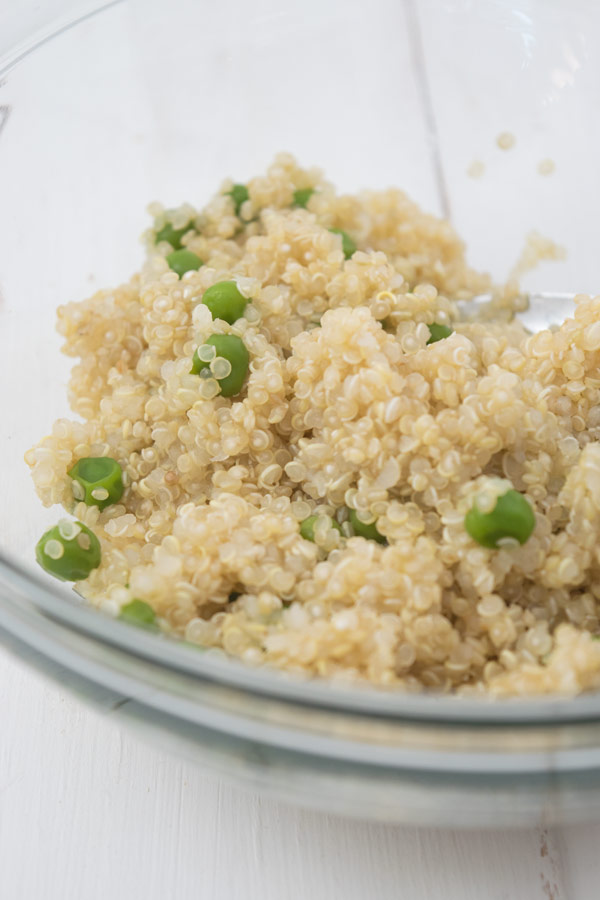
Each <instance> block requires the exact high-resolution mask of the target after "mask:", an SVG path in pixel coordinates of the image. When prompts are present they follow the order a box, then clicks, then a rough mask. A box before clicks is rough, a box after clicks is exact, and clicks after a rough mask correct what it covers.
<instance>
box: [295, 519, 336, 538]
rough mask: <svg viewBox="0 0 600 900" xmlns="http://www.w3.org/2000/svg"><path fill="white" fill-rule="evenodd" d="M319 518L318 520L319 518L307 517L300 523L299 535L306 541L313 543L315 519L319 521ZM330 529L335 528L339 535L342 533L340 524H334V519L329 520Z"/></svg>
mask: <svg viewBox="0 0 600 900" xmlns="http://www.w3.org/2000/svg"><path fill="white" fill-rule="evenodd" d="M319 518H320V516H309V517H308V518H307V519H304V521H303V522H302V523H301V525H300V534H301V535H302V537H303V538H304V539H305V540H306V541H314V539H315V525H316V522H317V519H319ZM331 527H332V528H335V529H336V530H337V531H339V533H340V534H341V533H342V529H341V527H340V524H339V522H336V520H335V519H332V520H331Z"/></svg>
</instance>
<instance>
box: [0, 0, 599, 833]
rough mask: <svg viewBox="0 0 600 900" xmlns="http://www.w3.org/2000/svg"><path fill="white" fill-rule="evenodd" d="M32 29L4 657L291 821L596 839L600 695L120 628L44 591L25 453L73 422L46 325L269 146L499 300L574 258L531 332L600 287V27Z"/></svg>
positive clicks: (3, 362) (419, 16)
mask: <svg viewBox="0 0 600 900" xmlns="http://www.w3.org/2000/svg"><path fill="white" fill-rule="evenodd" d="M44 16H45V18H43V17H42V13H40V10H39V8H38V7H37V5H36V4H24V5H23V6H19V10H18V15H17V12H15V11H14V10H5V11H4V12H1V13H0V26H2V27H0V34H1V35H2V38H1V43H0V54H1V58H0V196H1V197H2V215H1V217H0V229H1V230H2V231H1V237H2V241H1V246H2V248H3V250H4V252H3V254H2V259H1V260H0V291H1V300H0V342H1V347H0V349H1V352H0V367H1V374H2V385H3V410H4V417H5V418H4V427H3V429H2V433H1V434H0V451H1V454H2V456H1V459H2V467H1V473H2V499H3V503H2V512H1V516H2V518H1V528H0V537H1V557H0V638H1V640H2V642H3V644H4V645H5V646H6V647H8V648H9V649H10V650H12V651H13V652H16V653H18V654H19V655H20V656H22V657H24V658H26V659H27V660H28V661H29V662H30V663H31V664H32V665H34V666H37V667H38V668H39V669H41V670H42V671H44V672H46V673H47V674H49V675H50V676H52V677H55V678H58V679H60V680H61V682H62V683H63V684H67V685H68V686H70V687H71V688H72V689H74V690H75V691H77V692H78V693H79V694H80V695H82V696H84V697H85V698H86V699H87V700H88V701H89V702H92V703H96V704H97V705H99V706H100V708H102V709H104V710H106V711H110V714H111V715H113V716H116V717H119V718H120V719H121V720H122V721H123V722H127V723H128V724H129V725H133V726H135V727H136V728H138V729H139V730H141V731H142V732H143V733H144V734H147V735H148V736H150V737H151V738H152V739H153V740H160V741H162V742H163V743H164V744H165V745H167V746H169V747H172V748H173V749H174V750H176V751H177V752H180V753H185V754H187V755H188V756H190V757H192V758H194V759H198V760H199V761H201V762H202V764H203V765H207V766H210V767H212V768H213V769H214V770H215V771H217V772H220V773H222V774H224V775H227V776H228V777H233V778H237V779H239V780H242V781H244V782H245V783H247V784H251V785H253V786H254V787H259V788H261V789H265V790H272V791H275V792H276V793H277V794H279V795H281V796H285V797H287V798H290V799H292V800H294V801H297V802H300V803H304V804H307V805H313V806H319V807H322V808H324V809H327V810H331V811H339V812H346V813H351V814H353V815H359V816H368V817H372V818H380V819H383V820H388V821H398V822H406V823H413V824H416V823H428V824H440V825H453V826H458V825H473V824H479V825H488V824H489V825H493V826H497V825H503V824H512V823H521V824H526V823H531V822H538V821H543V822H545V823H551V822H558V821H571V820H577V819H582V818H590V817H593V816H595V815H596V812H597V810H598V809H599V808H600V806H599V803H600V695H598V694H596V693H590V694H587V695H584V696H581V697H577V698H574V699H565V698H553V697H547V698H538V699H530V700H519V701H517V700H515V701H503V702H498V701H496V702H489V701H486V700H475V699H466V698H462V697H441V696H433V695H428V696H413V695H404V694H401V693H398V692H389V691H384V690H377V689H374V688H367V687H365V688H362V689H357V688H352V689H351V688H349V687H342V686H339V685H336V686H333V685H331V684H327V683H322V682H319V681H310V682H305V681H301V680H298V679H296V678H293V677H291V676H286V675H284V674H280V673H273V672H268V671H266V670H259V669H252V668H247V667H244V666H242V665H241V664H240V663H238V662H236V661H233V660H229V659H226V658H224V657H220V656H213V655H212V654H210V653H207V654H199V653H197V652H195V651H194V650H193V649H191V648H189V647H186V646H185V645H182V644H178V643H176V642H174V641H171V640H169V639H167V638H164V637H156V636H154V635H150V634H146V633H143V632H140V631H138V630H136V629H133V628H131V627H128V626H126V625H124V624H123V623H120V622H116V621H114V620H112V619H110V618H108V617H105V616H103V615H101V614H100V613H98V612H95V611H93V610H91V609H89V608H87V607H86V606H84V605H82V604H81V603H80V602H79V601H78V600H77V598H76V597H75V595H74V594H73V592H72V591H70V590H69V589H67V588H65V587H63V586H61V585H60V584H58V583H57V582H54V581H52V580H51V579H49V578H47V577H46V576H45V575H44V573H42V572H41V570H39V569H37V568H36V566H35V564H34V561H33V548H34V545H35V542H36V540H37V538H38V536H39V534H40V533H41V532H42V531H43V530H44V529H45V528H46V527H48V526H49V525H50V524H53V523H54V521H55V519H56V510H45V509H43V508H42V507H41V505H40V503H39V501H38V499H37V497H36V495H35V493H34V491H33V487H32V484H31V481H30V477H29V473H28V471H27V468H26V466H25V465H24V463H23V453H24V451H25V450H26V449H27V448H28V447H29V446H31V445H32V444H33V443H34V442H35V441H36V440H37V439H38V438H39V436H40V435H41V434H43V433H44V432H45V431H47V430H49V428H50V427H51V424H52V422H53V421H54V419H55V418H57V417H58V416H61V415H68V407H67V401H66V380H67V375H68V370H69V365H70V363H69V361H68V360H67V359H65V358H63V357H61V355H60V353H59V347H60V339H59V337H58V335H57V334H56V332H55V329H54V323H55V310H56V307H57V306H58V305H59V304H60V303H63V302H66V301H69V300H75V299H79V298H81V297H84V296H87V295H89V294H90V293H92V292H93V291H94V290H96V289H97V288H99V287H102V286H106V285H110V284H117V283H119V282H120V281H123V280H125V279H126V278H127V277H128V276H129V275H130V274H131V272H132V271H134V270H136V269H137V268H138V267H139V264H140V262H141V259H142V249H141V245H140V244H139V241H138V234H139V233H140V232H141V231H142V230H143V229H144V228H146V227H147V225H148V218H147V214H146V213H145V207H146V204H147V203H148V201H150V200H151V199H161V200H163V201H164V202H165V203H167V204H168V205H176V204H178V203H179V202H181V201H183V200H186V199H189V200H190V201H192V202H197V203H198V204H200V205H201V204H202V202H203V201H204V200H205V199H206V198H208V197H209V196H210V195H211V194H212V193H213V192H214V190H215V189H216V187H217V186H218V184H219V183H220V181H221V180H222V178H223V177H225V176H227V175H231V176H233V177H235V178H236V179H239V180H243V179H245V178H246V177H248V176H249V175H251V174H252V173H255V172H259V171H261V170H263V169H264V168H265V166H266V165H267V164H268V163H269V162H270V160H271V159H272V157H273V156H274V154H275V153H276V152H277V151H278V150H281V149H286V150H290V151H291V152H293V153H294V154H295V155H296V156H297V157H298V158H299V159H300V161H302V162H303V163H306V164H313V163H316V164H319V165H321V166H322V167H323V168H324V169H325V171H326V172H327V173H328V175H329V177H330V178H331V179H332V180H334V181H335V182H336V184H337V185H338V186H339V187H340V188H342V189H349V190H352V189H356V188H359V187H361V186H371V187H385V186H388V185H391V184H395V185H399V186H401V187H404V188H406V189H407V190H408V191H409V193H410V194H411V195H412V196H413V197H414V198H415V199H416V200H417V201H419V202H420V204H421V205H422V206H424V207H425V208H426V209H428V210H430V211H432V212H435V213H438V214H445V215H448V216H450V218H451V219H452V221H453V223H454V224H455V226H456V227H457V229H458V231H459V233H460V234H461V235H462V236H463V237H464V238H465V240H466V242H467V244H468V246H469V251H470V261H471V263H472V264H473V265H474V266H476V267H478V268H480V269H487V270H489V271H490V272H491V273H492V274H493V275H494V276H495V277H496V278H502V277H504V276H505V275H506V274H507V272H508V270H509V269H510V267H511V265H512V264H513V263H514V262H515V260H516V259H517V257H518V255H519V252H520V250H521V248H522V246H523V242H524V239H525V236H526V234H527V233H528V232H529V231H531V230H532V229H537V230H539V231H541V232H543V233H544V234H545V235H547V236H548V237H550V238H552V239H553V240H555V241H558V242H559V243H560V244H562V245H564V246H565V247H566V249H567V251H568V255H567V257H566V259H564V260H562V261H560V262H557V263H552V264H550V263H545V264H542V265H540V266H539V267H538V268H537V269H535V270H534V271H532V272H530V273H528V274H527V275H526V276H525V277H524V280H523V285H524V287H525V288H526V289H528V290H530V291H532V292H538V299H537V301H536V302H535V303H534V304H533V306H532V313H533V314H535V316H537V319H536V321H538V322H541V323H545V322H547V321H548V320H549V319H550V318H556V317H560V315H564V314H565V313H566V312H567V310H568V302H569V301H568V295H569V294H571V293H574V292H580V291H587V292H593V291H594V290H595V288H596V285H597V283H598V279H599V277H600V258H599V257H598V254H597V249H596V235H595V230H594V228H593V223H594V222H595V218H596V201H597V197H598V196H599V190H598V189H599V188H600V174H599V170H598V167H597V163H596V161H597V158H598V154H599V152H600V124H599V120H598V117H597V116H596V115H595V110H596V109H597V106H598V102H599V101H600V71H599V69H600V62H599V58H598V55H597V54H596V52H595V47H596V46H597V41H598V38H599V37H600V8H598V9H596V7H594V5H592V4H589V3H587V2H583V0H581V2H579V3H572V4H569V5H568V7H567V5H565V4H559V3H554V2H550V3H548V2H545V0H529V2H525V0H520V2H516V3H513V4H510V5H508V4H504V3H501V2H492V0H487V2H477V3H475V2H470V0H452V2H450V0H448V2H442V0H439V2H434V0H424V2H423V0H422V2H419V3H417V2H416V0H405V2H403V3H396V2H392V0H375V2H374V3H371V4H369V6H368V8H366V7H365V5H364V4H363V3H359V2H357V0H347V2H344V3H338V2H325V3H323V2H322V0H320V2H318V3H317V2H315V0H307V2H305V3H303V4H301V5H300V4H295V3H292V2H289V0H284V2H278V3H277V4H273V3H272V2H269V0H258V2H255V3H253V4H251V5H245V4H242V3H239V2H235V3H234V2H232V0H229V2H222V3H220V4H212V5H206V4H202V5H199V4H196V3H193V2H191V0H190V2H187V0H177V2H174V3H171V4H169V5H168V8H167V6H166V4H164V3H159V2H158V0H144V2H141V0H129V2H125V3H117V4H108V5H102V4H98V3H93V2H91V3H87V4H86V3H77V2H72V3H64V2H54V3H52V4H50V5H49V6H48V7H47V8H46V9H45V11H44ZM17 63H18V64H17ZM504 132H506V133H508V134H510V135H513V136H514V137H515V139H516V143H515V144H514V146H513V147H512V149H510V150H508V149H502V147H501V146H499V145H498V141H497V138H498V136H499V135H500V134H502V133H504ZM508 143H510V139H504V140H503V139H501V140H500V144H508ZM548 160H551V161H552V164H551V163H550V162H548ZM482 165H483V167H484V170H485V171H484V174H483V175H482V177H479V178H477V177H473V176H474V175H477V173H478V172H480V171H481V167H482ZM553 167H554V171H553V172H552V173H551V170H552V168H553ZM564 292H567V293H566V294H565V293H564ZM548 295H551V297H550V299H549V298H548Z"/></svg>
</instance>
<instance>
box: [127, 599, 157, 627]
mask: <svg viewBox="0 0 600 900" xmlns="http://www.w3.org/2000/svg"><path fill="white" fill-rule="evenodd" d="M119 618H120V619H122V620H123V621H124V622H129V623H130V624H131V625H142V626H143V627H144V628H148V627H152V626H155V625H156V613H155V612H154V610H153V609H152V607H151V606H150V604H149V603H146V601H145V600H130V601H129V603H126V604H125V605H124V606H122V607H121V612H120V613H119Z"/></svg>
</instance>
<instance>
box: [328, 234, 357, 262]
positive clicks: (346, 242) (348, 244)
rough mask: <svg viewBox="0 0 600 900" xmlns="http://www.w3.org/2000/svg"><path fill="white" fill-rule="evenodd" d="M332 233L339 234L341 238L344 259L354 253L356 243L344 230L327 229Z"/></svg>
mask: <svg viewBox="0 0 600 900" xmlns="http://www.w3.org/2000/svg"><path fill="white" fill-rule="evenodd" d="M329 230H330V232H331V233H332V234H339V235H341V238H342V250H343V251H344V256H345V257H346V259H350V257H351V256H352V255H353V254H354V253H356V249H357V247H356V244H355V243H354V241H353V240H352V238H351V237H350V235H349V234H348V232H346V231H342V229H341V228H330V229H329Z"/></svg>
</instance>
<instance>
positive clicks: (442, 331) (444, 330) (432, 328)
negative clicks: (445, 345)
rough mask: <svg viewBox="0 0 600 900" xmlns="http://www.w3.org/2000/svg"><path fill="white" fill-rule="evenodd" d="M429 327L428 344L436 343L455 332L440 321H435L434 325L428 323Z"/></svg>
mask: <svg viewBox="0 0 600 900" xmlns="http://www.w3.org/2000/svg"><path fill="white" fill-rule="evenodd" d="M427 327H428V328H429V335H430V337H429V340H428V341H427V344H436V343H437V342H438V341H442V340H443V339H444V338H447V337H450V335H451V334H453V333H454V332H453V331H452V329H451V328H449V327H448V326H447V325H440V324H439V323H438V322H434V323H433V325H428V326H427Z"/></svg>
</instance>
